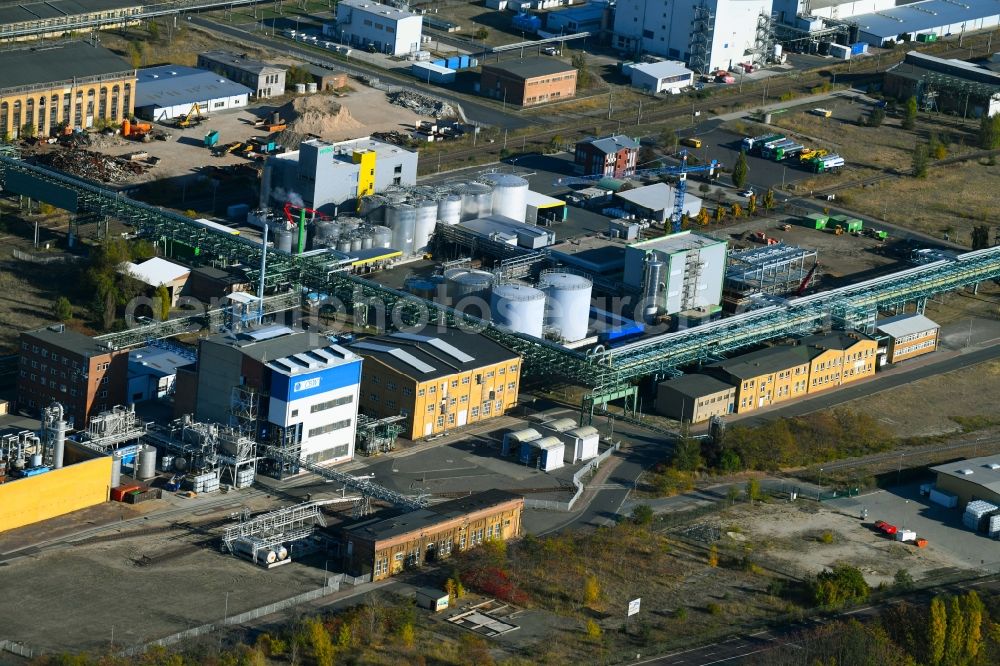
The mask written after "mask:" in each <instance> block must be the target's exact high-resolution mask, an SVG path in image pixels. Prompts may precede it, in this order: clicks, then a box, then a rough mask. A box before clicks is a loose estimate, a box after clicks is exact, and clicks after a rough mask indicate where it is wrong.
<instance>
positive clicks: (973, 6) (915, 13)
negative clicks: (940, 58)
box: [850, 0, 1000, 39]
mask: <svg viewBox="0 0 1000 666" xmlns="http://www.w3.org/2000/svg"><path fill="white" fill-rule="evenodd" d="M997 15H1000V3H998V2H997V0H962V2H955V1H954V0H923V1H922V2H913V3H910V4H908V5H899V6H897V7H893V8H891V9H883V10H881V11H877V12H872V13H871V14H859V15H858V16H854V17H852V18H851V19H850V21H851V22H852V23H857V25H858V29H859V30H861V32H863V33H867V34H869V35H874V36H876V37H881V38H883V39H888V38H891V37H896V36H897V35H902V34H903V33H913V32H922V31H928V30H933V29H934V28H940V27H945V26H950V25H957V24H960V23H969V24H970V28H969V29H970V30H971V29H973V28H972V27H971V22H972V21H976V20H978V19H983V18H987V17H992V16H997Z"/></svg>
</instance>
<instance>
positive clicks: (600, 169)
mask: <svg viewBox="0 0 1000 666" xmlns="http://www.w3.org/2000/svg"><path fill="white" fill-rule="evenodd" d="M638 155H639V144H638V143H637V142H635V141H633V140H632V139H630V138H628V137H627V136H625V135H624V134H616V135H614V136H606V137H603V138H600V139H586V140H584V141H580V142H579V143H577V144H576V152H575V153H574V158H573V159H574V161H575V162H576V163H577V164H578V165H579V166H580V167H582V169H583V175H585V176H597V175H600V176H608V177H611V178H624V177H626V176H631V175H632V174H634V173H635V168H636V162H637V161H638Z"/></svg>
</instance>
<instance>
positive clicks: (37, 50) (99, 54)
mask: <svg viewBox="0 0 1000 666" xmlns="http://www.w3.org/2000/svg"><path fill="white" fill-rule="evenodd" d="M131 71H133V70H132V66H131V65H130V64H129V63H128V62H126V61H125V60H124V59H122V58H121V57H119V56H117V55H115V54H114V53H112V52H111V51H109V50H108V49H106V48H104V47H103V46H91V45H90V44H87V43H86V42H64V43H61V44H53V45H50V44H45V45H36V46H32V47H30V48H24V49H11V50H10V51H0V90H3V89H5V88H17V87H20V86H30V85H35V84H39V83H56V82H60V81H72V80H73V79H74V78H84V77H88V76H99V75H102V74H116V73H119V72H121V73H125V72H131Z"/></svg>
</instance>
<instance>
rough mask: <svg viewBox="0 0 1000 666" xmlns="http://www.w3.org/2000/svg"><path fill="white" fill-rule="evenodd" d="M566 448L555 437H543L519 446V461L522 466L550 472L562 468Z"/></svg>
mask: <svg viewBox="0 0 1000 666" xmlns="http://www.w3.org/2000/svg"><path fill="white" fill-rule="evenodd" d="M565 451H566V446H565V445H564V444H563V443H562V442H560V441H559V439H558V438H556V437H543V438H541V439H536V440H534V441H531V442H525V443H524V444H522V445H521V455H520V461H521V463H522V464H524V465H531V466H533V467H537V468H538V469H540V470H541V471H543V472H551V471H553V470H557V469H559V468H560V467H562V466H563V464H564V461H563V458H564V455H565Z"/></svg>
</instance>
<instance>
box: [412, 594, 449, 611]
mask: <svg viewBox="0 0 1000 666" xmlns="http://www.w3.org/2000/svg"><path fill="white" fill-rule="evenodd" d="M448 602H449V597H448V594H447V593H445V592H440V591H438V590H417V605H418V606H420V607H421V608H426V609H427V610H429V611H431V612H432V613H437V612H439V611H443V610H445V609H447V608H448Z"/></svg>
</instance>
